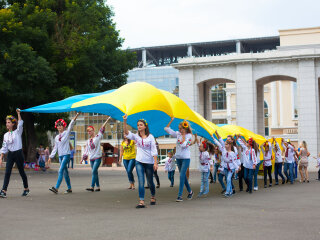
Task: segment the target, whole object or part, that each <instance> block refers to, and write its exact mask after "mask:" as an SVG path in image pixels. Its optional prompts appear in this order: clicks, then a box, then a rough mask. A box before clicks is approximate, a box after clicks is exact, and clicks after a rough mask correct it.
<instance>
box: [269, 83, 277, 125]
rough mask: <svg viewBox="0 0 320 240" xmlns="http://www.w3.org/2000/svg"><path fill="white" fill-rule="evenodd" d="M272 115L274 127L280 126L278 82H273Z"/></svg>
mask: <svg viewBox="0 0 320 240" xmlns="http://www.w3.org/2000/svg"><path fill="white" fill-rule="evenodd" d="M271 109H272V110H271V117H272V125H271V126H272V127H273V128H276V127H278V102H277V82H272V83H271Z"/></svg>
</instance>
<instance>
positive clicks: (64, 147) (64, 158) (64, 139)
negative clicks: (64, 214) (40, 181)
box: [49, 113, 79, 194]
mask: <svg viewBox="0 0 320 240" xmlns="http://www.w3.org/2000/svg"><path fill="white" fill-rule="evenodd" d="M78 116H79V113H77V114H76V116H75V117H74V118H73V119H72V120H71V122H70V124H69V127H68V129H67V130H66V131H65V128H66V127H67V123H66V122H65V121H64V120H63V119H58V120H57V121H56V122H55V128H56V129H58V132H59V134H58V135H57V136H56V137H55V139H54V148H53V149H52V152H51V154H50V157H49V161H51V159H52V158H54V156H55V155H56V153H57V152H58V155H59V162H60V168H59V172H58V180H57V184H56V186H55V187H51V188H49V190H50V191H51V192H53V193H55V194H57V193H58V190H59V187H60V185H61V182H62V178H63V176H64V179H65V181H66V183H67V187H68V189H67V190H66V191H65V193H72V188H71V182H70V177H69V172H68V166H67V165H68V163H69V161H70V144H69V140H70V132H71V130H72V128H73V126H74V124H75V121H76V119H77V117H78Z"/></svg>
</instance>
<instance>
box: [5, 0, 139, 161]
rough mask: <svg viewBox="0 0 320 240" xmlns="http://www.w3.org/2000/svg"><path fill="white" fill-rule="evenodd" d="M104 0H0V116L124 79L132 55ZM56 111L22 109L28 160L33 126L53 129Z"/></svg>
mask: <svg viewBox="0 0 320 240" xmlns="http://www.w3.org/2000/svg"><path fill="white" fill-rule="evenodd" d="M112 17H113V12H112V11H111V9H110V7H108V6H107V5H106V4H105V1H103V0H95V1H94V0H74V1H69V0H41V1H40V0H38V1H37V0H20V1H14V0H11V1H4V0H0V101H1V102H2V103H6V104H5V105H6V106H4V107H3V108H1V109H0V119H4V117H5V115H6V114H7V113H8V112H13V111H14V109H15V108H16V107H20V108H28V107H32V106H35V105H39V104H43V103H47V102H52V101H56V100H60V99H62V98H65V97H68V96H70V95H74V94H81V93H88V92H96V91H105V90H108V89H113V88H118V87H120V86H121V85H123V84H125V83H126V77H127V75H126V72H127V71H128V70H129V69H131V68H133V67H134V66H135V59H136V57H135V54H133V53H131V52H129V51H128V50H121V46H122V43H123V39H122V38H120V36H119V31H117V30H116V26H115V23H114V22H113V20H112ZM53 117H56V116H55V115H43V114H42V115H39V114H24V115H23V118H24V120H25V129H26V131H25V133H26V137H25V139H26V143H27V145H26V146H27V149H28V159H29V160H32V159H34V156H35V144H36V142H37V141H36V134H35V125H36V126H37V127H36V129H38V130H39V131H43V130H44V129H49V126H50V127H51V128H50V129H52V126H53Z"/></svg>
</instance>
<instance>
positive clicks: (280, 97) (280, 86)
mask: <svg viewBox="0 0 320 240" xmlns="http://www.w3.org/2000/svg"><path fill="white" fill-rule="evenodd" d="M279 115H280V127H283V125H284V124H283V93H282V81H280V82H279Z"/></svg>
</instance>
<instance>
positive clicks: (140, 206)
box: [136, 203, 146, 208]
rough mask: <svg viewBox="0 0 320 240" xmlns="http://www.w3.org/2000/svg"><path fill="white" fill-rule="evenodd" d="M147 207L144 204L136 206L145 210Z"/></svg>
mask: <svg viewBox="0 0 320 240" xmlns="http://www.w3.org/2000/svg"><path fill="white" fill-rule="evenodd" d="M145 207H146V206H145V205H144V204H140V203H139V204H138V205H137V206H136V208H145Z"/></svg>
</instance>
